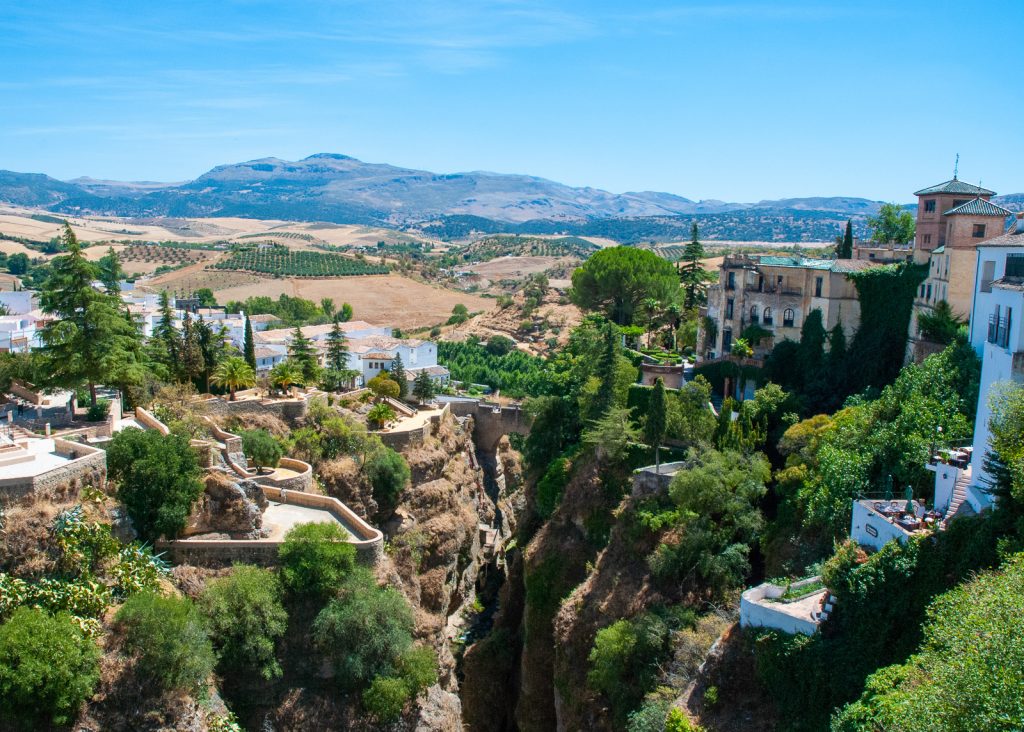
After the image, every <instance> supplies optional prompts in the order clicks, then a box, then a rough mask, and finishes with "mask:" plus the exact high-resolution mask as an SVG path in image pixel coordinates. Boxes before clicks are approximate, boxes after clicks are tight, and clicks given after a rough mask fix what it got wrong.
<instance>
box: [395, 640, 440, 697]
mask: <svg viewBox="0 0 1024 732" xmlns="http://www.w3.org/2000/svg"><path fill="white" fill-rule="evenodd" d="M398 673H399V676H400V677H401V678H402V680H403V681H405V684H406V687H407V688H408V689H409V696H411V697H413V698H414V699H415V698H416V697H417V696H419V695H420V692H422V691H423V690H424V689H426V688H427V687H429V686H433V685H434V684H436V683H437V654H436V653H435V652H434V649H433V648H430V647H428V646H413V647H412V648H410V649H409V650H408V651H406V652H405V655H403V656H402V657H401V659H399V662H398Z"/></svg>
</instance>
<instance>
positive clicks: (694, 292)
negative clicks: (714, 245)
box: [679, 222, 708, 310]
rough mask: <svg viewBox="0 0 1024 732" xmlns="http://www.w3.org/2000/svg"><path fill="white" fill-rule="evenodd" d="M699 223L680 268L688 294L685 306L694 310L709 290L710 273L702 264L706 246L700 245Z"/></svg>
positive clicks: (691, 230)
mask: <svg viewBox="0 0 1024 732" xmlns="http://www.w3.org/2000/svg"><path fill="white" fill-rule="evenodd" d="M699 233H700V232H699V230H698V229H697V222H694V223H693V227H692V228H691V229H690V235H691V241H690V243H689V244H687V245H686V249H684V250H683V264H682V266H681V267H680V268H679V279H680V282H681V283H682V286H683V291H684V292H685V293H686V295H685V298H684V300H683V306H684V307H685V308H686V309H687V310H692V309H693V308H696V307H697V306H699V305H701V304H702V302H703V300H704V298H705V296H706V295H705V293H706V290H707V282H708V273H707V272H706V271H705V269H704V266H703V265H702V264H701V259H703V258H704V256H705V252H704V246H703V245H702V244H701V243H700V238H699Z"/></svg>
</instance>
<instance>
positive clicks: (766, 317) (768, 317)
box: [761, 306, 773, 325]
mask: <svg viewBox="0 0 1024 732" xmlns="http://www.w3.org/2000/svg"><path fill="white" fill-rule="evenodd" d="M761 321H762V322H763V323H764V324H765V325H771V324H772V322H773V321H772V309H771V308H770V307H767V306H766V307H765V309H764V312H763V313H761Z"/></svg>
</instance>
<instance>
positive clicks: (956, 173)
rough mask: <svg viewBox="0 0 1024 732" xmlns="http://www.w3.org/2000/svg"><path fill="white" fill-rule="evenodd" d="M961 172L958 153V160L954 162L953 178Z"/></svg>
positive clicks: (958, 154)
mask: <svg viewBox="0 0 1024 732" xmlns="http://www.w3.org/2000/svg"><path fill="white" fill-rule="evenodd" d="M959 174H960V153H957V154H956V162H955V163H953V180H956V178H957V176H958V175H959Z"/></svg>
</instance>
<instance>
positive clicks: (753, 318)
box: [750, 305, 757, 325]
mask: <svg viewBox="0 0 1024 732" xmlns="http://www.w3.org/2000/svg"><path fill="white" fill-rule="evenodd" d="M750 322H751V323H753V324H754V325H757V305H751V306H750Z"/></svg>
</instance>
